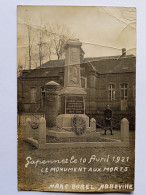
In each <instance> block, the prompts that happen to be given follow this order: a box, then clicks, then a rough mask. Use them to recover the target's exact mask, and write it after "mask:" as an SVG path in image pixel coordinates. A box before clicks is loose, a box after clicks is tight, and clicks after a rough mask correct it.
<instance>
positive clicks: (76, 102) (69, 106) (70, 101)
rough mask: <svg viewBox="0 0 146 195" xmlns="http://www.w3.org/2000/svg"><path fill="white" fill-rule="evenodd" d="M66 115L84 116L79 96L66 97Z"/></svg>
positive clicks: (82, 101) (81, 99)
mask: <svg viewBox="0 0 146 195" xmlns="http://www.w3.org/2000/svg"><path fill="white" fill-rule="evenodd" d="M66 113H67V114H84V100H83V97H79V96H68V97H66Z"/></svg>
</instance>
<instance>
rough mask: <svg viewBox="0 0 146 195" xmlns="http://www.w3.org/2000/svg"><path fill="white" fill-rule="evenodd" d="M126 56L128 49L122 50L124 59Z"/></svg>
mask: <svg viewBox="0 0 146 195" xmlns="http://www.w3.org/2000/svg"><path fill="white" fill-rule="evenodd" d="M124 56H126V48H122V57H124Z"/></svg>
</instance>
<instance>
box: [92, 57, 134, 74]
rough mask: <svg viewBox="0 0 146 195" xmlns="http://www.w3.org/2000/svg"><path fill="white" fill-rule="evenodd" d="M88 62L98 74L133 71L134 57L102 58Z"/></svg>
mask: <svg viewBox="0 0 146 195" xmlns="http://www.w3.org/2000/svg"><path fill="white" fill-rule="evenodd" d="M89 64H91V65H92V67H94V69H96V71H97V72H98V73H100V74H108V73H125V72H127V73H128V72H135V69H136V57H135V56H126V57H120V58H108V59H107V58H104V59H102V60H96V61H90V62H89Z"/></svg>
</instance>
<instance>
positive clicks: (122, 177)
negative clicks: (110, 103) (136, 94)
mask: <svg viewBox="0 0 146 195" xmlns="http://www.w3.org/2000/svg"><path fill="white" fill-rule="evenodd" d="M103 133H104V132H103V131H102V130H101V140H102V139H104V138H113V139H119V138H120V132H119V131H118V130H116V131H115V130H114V131H113V134H114V135H110V131H109V132H108V131H107V135H103ZM134 134H135V132H134V131H130V147H129V148H119V147H118V148H116V147H114V148H88V147H87V148H67V149H62V148H59V149H55V148H54V149H45V150H41V149H37V148H35V147H34V146H32V145H30V144H28V143H27V142H26V141H25V140H24V127H22V126H20V127H19V129H18V189H19V190H39V191H49V188H48V187H49V185H50V184H52V183H61V184H65V183H68V184H71V183H74V184H90V185H91V184H92V185H95V186H97V187H99V186H100V184H102V183H116V184H117V183H119V184H126V183H131V184H133V183H134V140H135V138H134ZM75 144H76V143H75ZM92 155H96V157H97V158H103V157H107V156H108V155H109V159H110V160H109V162H108V163H107V162H103V161H102V162H95V161H94V162H92V163H88V162H89V159H90V157H91V156H92ZM28 156H30V157H31V158H32V159H33V160H35V161H36V160H37V159H39V160H41V161H42V160H54V159H59V160H61V159H70V158H71V157H72V156H74V157H75V158H76V159H77V160H78V162H79V161H80V159H81V158H85V159H87V162H85V163H83V164H82V163H76V164H73V163H72V164H70V163H69V164H59V165H58V164H47V165H38V166H37V167H36V168H35V167H34V165H29V166H28V167H27V168H25V164H26V162H27V161H26V158H27V157H28ZM114 156H115V157H116V158H117V157H120V158H121V157H129V161H128V162H122V161H120V162H119V163H115V162H112V158H113V157H114ZM121 159H122V158H121ZM115 166H116V167H129V168H128V171H127V172H121V171H118V172H88V171H87V172H55V173H54V172H46V173H45V172H41V169H42V168H48V170H50V168H51V167H62V168H65V167H66V168H67V167H68V168H69V167H86V168H87V169H89V168H90V167H92V168H104V167H115ZM69 190H70V189H69ZM52 191H53V190H52ZM55 191H57V190H55ZM62 191H63V190H62Z"/></svg>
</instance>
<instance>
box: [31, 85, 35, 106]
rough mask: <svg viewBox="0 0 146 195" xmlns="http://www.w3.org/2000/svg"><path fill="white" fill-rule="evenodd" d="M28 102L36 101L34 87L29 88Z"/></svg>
mask: <svg viewBox="0 0 146 195" xmlns="http://www.w3.org/2000/svg"><path fill="white" fill-rule="evenodd" d="M30 102H31V103H35V102H36V87H31V88H30Z"/></svg>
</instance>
